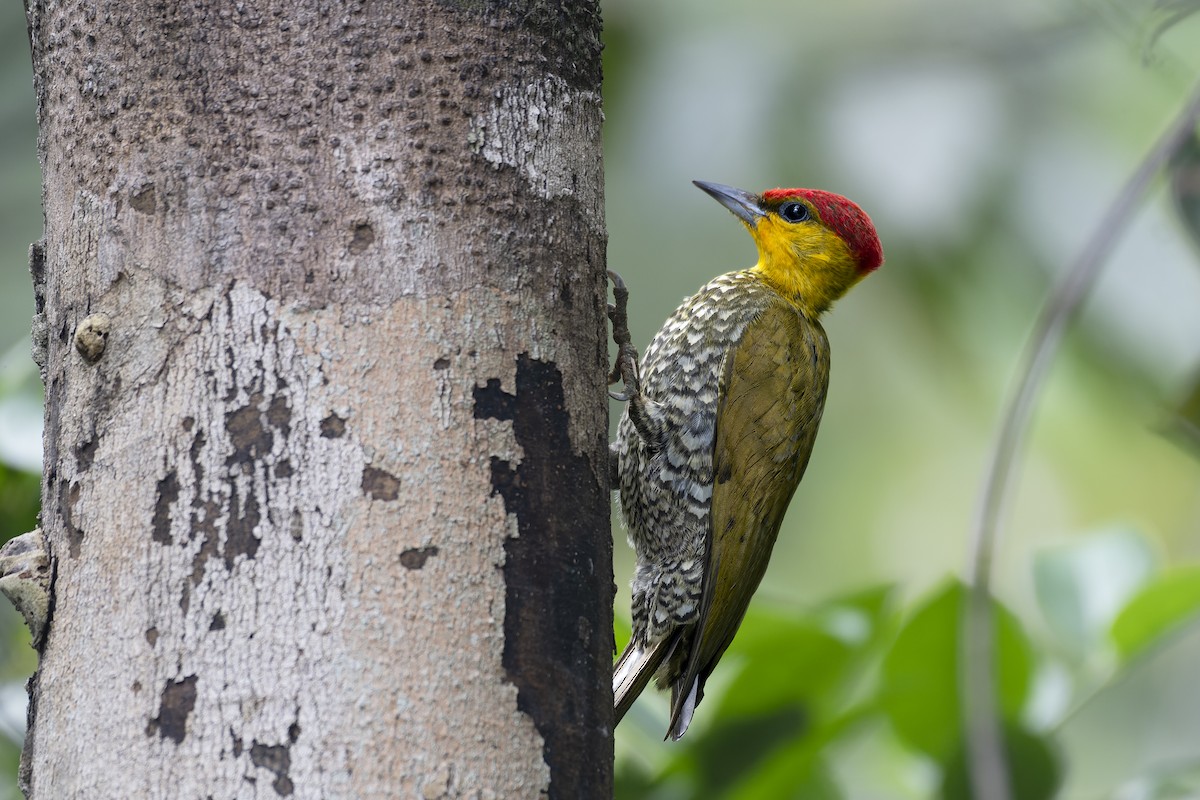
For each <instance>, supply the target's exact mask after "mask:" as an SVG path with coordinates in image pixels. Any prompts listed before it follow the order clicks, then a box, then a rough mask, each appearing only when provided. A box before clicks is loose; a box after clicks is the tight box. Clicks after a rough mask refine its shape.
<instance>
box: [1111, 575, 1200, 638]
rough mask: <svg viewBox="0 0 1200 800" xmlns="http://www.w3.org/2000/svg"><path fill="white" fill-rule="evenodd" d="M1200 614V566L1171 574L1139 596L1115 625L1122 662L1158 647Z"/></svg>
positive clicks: (1146, 588)
mask: <svg viewBox="0 0 1200 800" xmlns="http://www.w3.org/2000/svg"><path fill="white" fill-rule="evenodd" d="M1198 612H1200V566H1192V567H1186V568H1182V569H1178V570H1175V571H1173V572H1169V573H1167V574H1166V575H1163V576H1162V577H1160V578H1158V579H1157V580H1155V581H1154V582H1153V583H1151V584H1150V585H1148V586H1146V587H1145V588H1144V589H1143V590H1142V591H1141V592H1140V593H1138V594H1137V595H1136V596H1135V597H1134V598H1133V600H1131V601H1130V602H1129V605H1127V606H1125V610H1124V611H1122V612H1121V613H1120V615H1118V616H1117V618H1116V619H1115V620H1114V621H1113V625H1112V640H1113V644H1115V645H1116V647H1117V653H1118V655H1120V657H1121V660H1122V661H1128V660H1129V659H1131V658H1133V657H1134V656H1137V655H1139V654H1141V653H1142V652H1144V651H1145V650H1146V649H1147V648H1148V647H1150V646H1152V645H1154V644H1156V643H1157V642H1158V641H1159V640H1160V639H1161V638H1162V637H1163V636H1165V635H1166V634H1168V633H1171V632H1172V631H1173V630H1174V629H1176V628H1177V627H1178V626H1179V625H1181V624H1183V623H1184V622H1187V621H1189V620H1190V619H1191V618H1193V617H1195V616H1196V614H1197V613H1198Z"/></svg>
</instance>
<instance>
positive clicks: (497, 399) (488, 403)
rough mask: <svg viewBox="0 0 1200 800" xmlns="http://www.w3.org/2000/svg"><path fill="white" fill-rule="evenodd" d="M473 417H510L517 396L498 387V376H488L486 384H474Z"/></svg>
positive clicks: (503, 418)
mask: <svg viewBox="0 0 1200 800" xmlns="http://www.w3.org/2000/svg"><path fill="white" fill-rule="evenodd" d="M471 394H472V396H473V397H474V399H475V419H502V420H507V419H512V418H513V414H514V413H515V408H516V400H517V398H516V397H514V396H513V395H511V394H509V393H508V392H506V391H504V390H503V389H501V388H500V379H499V378H488V382H487V385H486V386H476V387H475V389H474V391H473V392H472V393H471Z"/></svg>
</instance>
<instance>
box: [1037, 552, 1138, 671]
mask: <svg viewBox="0 0 1200 800" xmlns="http://www.w3.org/2000/svg"><path fill="white" fill-rule="evenodd" d="M1157 560H1158V558H1157V554H1156V553H1155V551H1154V548H1153V547H1152V546H1151V545H1150V543H1149V542H1148V541H1147V540H1146V538H1145V537H1144V536H1142V535H1140V534H1138V533H1137V532H1136V531H1132V530H1113V531H1106V532H1103V533H1098V534H1093V535H1091V536H1087V537H1084V538H1082V539H1079V540H1077V541H1073V542H1071V543H1069V544H1066V545H1061V546H1058V547H1053V548H1048V549H1045V550H1042V551H1041V552H1039V553H1038V554H1037V555H1036V556H1035V557H1034V562H1033V582H1034V587H1035V589H1036V591H1037V598H1038V605H1040V606H1041V609H1042V615H1043V616H1044V617H1045V619H1046V623H1047V624H1048V626H1049V628H1050V631H1051V632H1052V633H1053V634H1054V637H1055V643H1056V645H1058V646H1059V647H1061V648H1062V649H1063V650H1065V651H1066V652H1067V653H1068V654H1070V655H1072V656H1075V657H1076V658H1082V657H1083V656H1085V655H1086V654H1087V653H1088V652H1089V651H1091V650H1093V649H1094V648H1096V646H1097V645H1099V644H1101V643H1105V642H1107V639H1108V631H1109V628H1110V627H1111V626H1112V621H1113V619H1114V618H1115V617H1116V615H1117V614H1118V613H1119V612H1120V610H1121V608H1122V607H1123V606H1124V605H1125V603H1126V602H1128V600H1129V598H1130V597H1131V596H1133V594H1134V593H1135V592H1136V591H1137V590H1138V589H1139V588H1140V587H1141V586H1142V585H1143V584H1145V583H1146V581H1147V580H1149V579H1150V576H1151V575H1152V574H1153V573H1154V571H1155V570H1156V569H1157Z"/></svg>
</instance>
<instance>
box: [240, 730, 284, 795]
mask: <svg viewBox="0 0 1200 800" xmlns="http://www.w3.org/2000/svg"><path fill="white" fill-rule="evenodd" d="M250 761H251V763H253V764H254V766H256V767H260V768H262V769H266V770H270V771H271V772H273V773H274V774H275V780H274V781H273V782H272V783H271V788H273V789H274V790H275V793H276V794H277V795H279V796H280V797H287V796H288V795H290V794H291V793H292V789H293V788H294V787H293V786H292V779H291V778H290V777H288V773H289V772H290V771H291V769H292V752H291V746H290V745H286V744H270V745H268V744H259V743H258V742H257V741H255V742H251V744H250Z"/></svg>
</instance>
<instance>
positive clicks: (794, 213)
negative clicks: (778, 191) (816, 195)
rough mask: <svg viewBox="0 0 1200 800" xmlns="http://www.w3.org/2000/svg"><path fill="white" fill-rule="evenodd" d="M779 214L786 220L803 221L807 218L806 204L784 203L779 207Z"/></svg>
mask: <svg viewBox="0 0 1200 800" xmlns="http://www.w3.org/2000/svg"><path fill="white" fill-rule="evenodd" d="M779 216H781V217H783V218H784V219H786V220H787V221H788V222H804V220H806V219H808V206H806V205H804V203H784V204H783V205H782V206H780V207H779Z"/></svg>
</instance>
